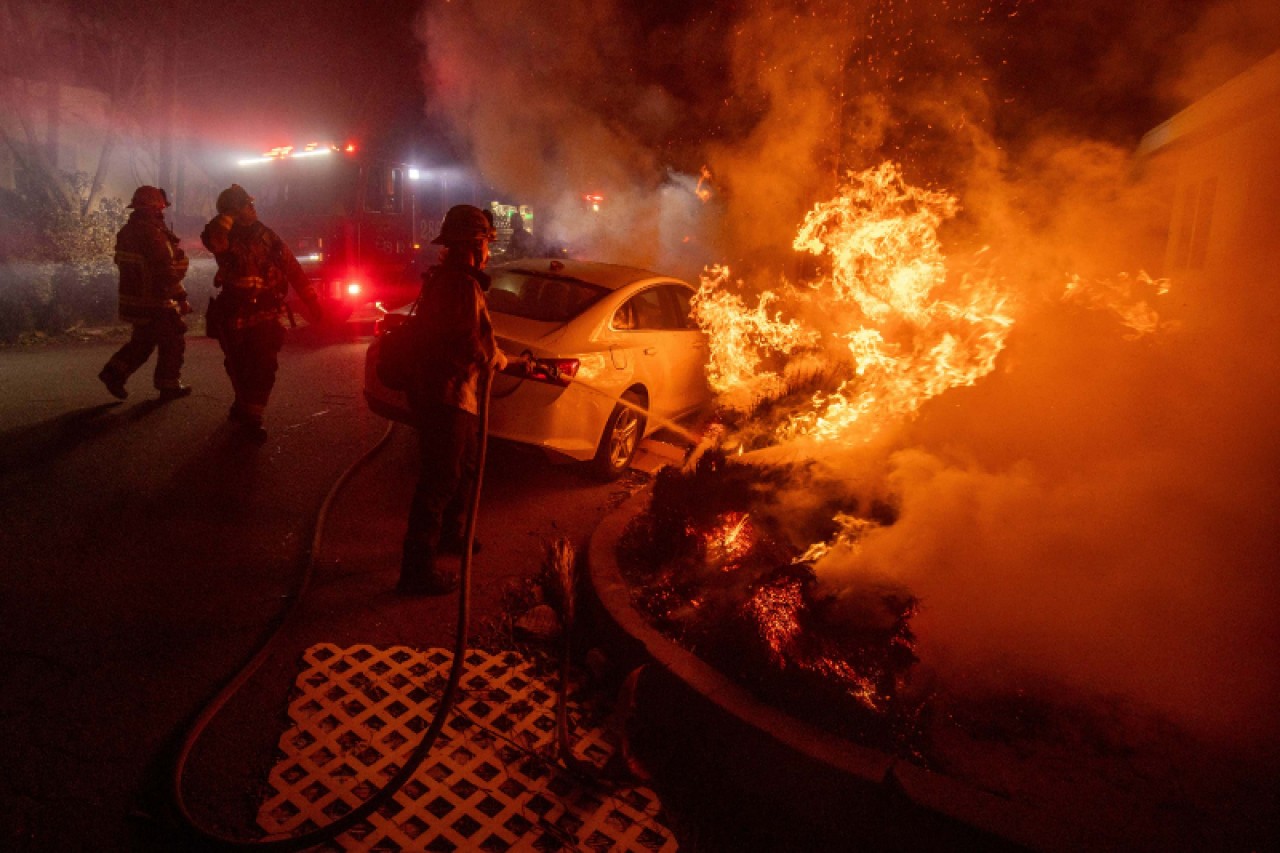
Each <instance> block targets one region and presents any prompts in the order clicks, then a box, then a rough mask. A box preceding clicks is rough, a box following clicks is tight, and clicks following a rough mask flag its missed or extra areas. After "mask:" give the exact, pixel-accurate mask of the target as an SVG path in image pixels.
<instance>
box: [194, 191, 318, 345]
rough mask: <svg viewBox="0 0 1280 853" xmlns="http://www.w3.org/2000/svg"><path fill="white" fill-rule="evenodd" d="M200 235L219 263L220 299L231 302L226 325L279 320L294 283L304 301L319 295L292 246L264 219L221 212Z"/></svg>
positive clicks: (311, 301) (217, 283) (312, 300)
mask: <svg viewBox="0 0 1280 853" xmlns="http://www.w3.org/2000/svg"><path fill="white" fill-rule="evenodd" d="M200 240H201V241H202V242H203V243H204V245H205V247H206V248H207V249H209V251H211V252H213V255H214V258H215V259H216V260H217V262H218V274H217V276H216V278H215V279H214V285H215V286H216V287H219V288H220V289H221V290H222V296H220V297H219V298H218V302H219V304H221V303H222V302H223V300H224V299H225V300H226V302H227V305H226V306H225V309H226V319H225V321H224V324H225V328H228V329H243V328H246V327H248V326H256V325H258V324H259V323H266V322H273V321H278V320H279V318H280V317H282V316H284V301H285V297H287V296H288V295H289V288H290V287H292V288H293V290H294V292H295V293H297V294H298V298H300V299H301V300H302V301H303V302H306V303H308V304H315V303H316V302H317V300H318V299H319V296H318V295H317V294H316V289H315V287H314V285H312V284H311V280H310V279H309V278H307V274H306V272H304V271H303V269H302V265H301V264H299V263H298V260H297V258H295V257H294V256H293V252H291V251H290V250H289V247H288V245H287V244H286V243H285V242H284V241H283V240H281V239H280V237H279V236H278V235H277V234H276V232H274V231H272V230H271V229H270V228H268V227H267V226H265V225H263V224H262V223H261V222H253V223H251V224H249V225H241V224H239V223H235V224H232V223H231V222H230V221H229V217H226V216H219V217H216V218H214V219H213V220H211V221H210V222H209V223H208V224H207V225H206V226H205V228H204V231H203V232H202V233H201V234H200Z"/></svg>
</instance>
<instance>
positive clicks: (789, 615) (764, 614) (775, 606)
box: [743, 580, 804, 666]
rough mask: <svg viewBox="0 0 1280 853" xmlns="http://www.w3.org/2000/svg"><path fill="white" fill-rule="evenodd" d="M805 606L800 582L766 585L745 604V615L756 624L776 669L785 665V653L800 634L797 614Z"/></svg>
mask: <svg viewBox="0 0 1280 853" xmlns="http://www.w3.org/2000/svg"><path fill="white" fill-rule="evenodd" d="M803 607H804V590H803V589H802V587H801V584H800V581H798V580H791V581H790V582H788V583H785V584H765V585H763V586H761V587H760V588H759V589H757V590H756V592H755V595H753V596H751V598H750V600H748V601H747V603H746V605H744V607H743V610H744V612H745V613H746V615H747V616H748V617H749V618H750V619H751V620H752V621H753V622H754V623H755V625H756V629H757V630H758V631H759V633H760V638H761V639H763V640H764V642H765V645H766V646H768V648H769V653H770V657H771V658H772V659H773V661H774V663H775V664H776V665H778V666H782V665H784V664H785V662H786V655H785V653H786V650H787V649H788V648H789V647H790V646H791V644H792V643H793V642H794V641H795V639H796V637H797V636H799V634H800V619H799V615H798V614H799V611H800V609H801V608H803Z"/></svg>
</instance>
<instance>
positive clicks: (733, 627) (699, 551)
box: [619, 450, 921, 754]
mask: <svg viewBox="0 0 1280 853" xmlns="http://www.w3.org/2000/svg"><path fill="white" fill-rule="evenodd" d="M806 476H808V474H807V473H806V472H805V471H804V470H803V469H798V468H786V467H770V466H761V465H758V464H750V463H746V462H741V461H734V460H731V459H729V458H728V457H726V456H725V455H724V454H723V452H722V451H719V450H708V451H707V452H705V453H704V454H703V455H702V456H701V457H700V458H699V459H698V461H697V463H696V464H695V465H694V466H693V467H692V468H691V469H690V470H687V471H684V472H678V471H673V470H669V469H668V470H664V471H663V472H661V473H660V474H659V476H658V479H657V482H656V483H655V487H654V498H653V501H652V503H651V505H650V508H649V511H648V512H647V513H646V514H644V515H642V516H640V517H639V518H638V519H637V520H636V521H635V522H634V523H633V525H632V526H631V528H630V529H629V530H628V533H627V536H626V537H625V538H624V542H623V546H622V549H621V553H620V555H619V556H620V562H621V564H622V566H623V569H624V572H625V573H626V574H627V576H628V579H629V580H630V582H631V583H632V588H633V590H634V599H635V602H636V604H637V606H638V607H639V608H640V610H641V611H642V612H644V613H645V614H646V615H647V616H648V617H649V618H650V619H651V620H652V621H653V622H654V623H655V624H656V625H657V626H659V627H660V628H661V629H662V630H664V631H665V632H666V633H667V634H668V635H669V636H671V637H673V638H674V639H676V640H678V641H679V642H681V643H683V644H684V645H686V646H687V647H689V648H691V649H694V650H696V651H697V652H698V654H699V655H700V656H701V657H703V658H704V659H706V660H707V661H708V662H710V663H713V664H714V665H716V666H718V667H720V668H721V669H722V670H723V671H725V672H726V673H728V674H730V675H731V676H732V677H736V678H737V679H738V680H739V681H740V682H742V683H743V684H744V685H746V686H748V687H750V688H752V689H754V690H756V691H757V692H759V693H760V694H762V695H763V696H765V697H766V698H769V699H770V701H773V702H775V703H777V704H779V705H780V706H782V707H786V708H788V709H789V710H791V712H792V713H795V714H796V715H797V716H802V717H807V718H809V719H811V720H814V721H815V722H819V723H821V724H824V725H827V726H829V727H832V728H833V729H834V730H836V731H841V732H845V733H846V734H847V735H848V736H850V737H853V738H856V739H858V740H861V741H863V742H868V743H871V744H874V745H877V746H880V747H882V748H886V749H894V750H899V751H905V752H909V753H911V754H918V753H919V751H920V740H921V733H920V732H918V731H916V730H915V729H914V728H913V723H912V722H911V721H912V720H914V719H915V718H916V716H917V715H918V711H919V708H918V703H916V702H915V701H914V700H912V701H907V700H905V699H904V698H903V697H902V695H901V694H902V691H901V690H900V686H901V685H902V684H904V683H906V682H907V681H909V679H910V674H911V668H912V666H913V665H914V663H915V661H916V658H915V654H914V642H915V638H914V636H913V635H912V633H911V630H910V628H909V621H910V618H911V616H912V615H913V614H914V612H915V606H916V602H915V599H914V598H913V597H912V596H911V595H910V594H909V593H907V592H906V591H905V590H902V589H880V590H877V591H876V592H875V593H873V594H872V595H871V596H870V598H869V600H868V601H867V602H864V605H863V609H862V613H863V614H864V617H865V618H861V619H852V620H851V619H850V618H849V613H848V608H841V607H840V605H839V602H837V600H836V599H835V597H834V596H833V595H832V594H831V593H830V592H829V591H824V590H823V588H822V587H821V585H820V584H819V583H818V579H817V576H816V575H815V574H814V572H813V569H812V567H811V565H810V563H809V562H808V561H807V559H805V557H806V550H805V549H803V548H802V547H799V546H797V545H793V544H791V543H789V542H787V541H786V540H785V538H783V537H782V533H781V531H780V529H779V527H778V524H777V522H776V520H775V519H774V517H773V512H774V510H776V506H774V504H775V502H776V495H777V494H778V493H779V487H780V485H781V484H782V483H784V482H795V481H796V480H799V479H803V478H804V477H806ZM868 509H872V508H868ZM874 511H875V513H877V514H878V515H879V516H880V518H879V520H873V519H871V518H869V517H862V516H859V515H858V514H857V513H856V512H855V511H853V510H845V511H841V512H840V513H839V514H838V515H839V516H840V517H841V518H842V519H845V521H844V523H843V525H842V526H839V527H838V528H836V529H832V524H831V521H830V520H829V519H828V518H824V516H825V514H826V512H827V510H826V508H825V507H823V506H819V507H816V512H815V517H814V518H813V519H811V524H813V525H816V526H817V527H818V528H822V529H825V530H826V532H827V534H828V535H829V538H830V540H832V541H840V540H841V537H842V536H847V531H848V530H850V529H853V528H855V527H856V526H857V525H856V524H855V523H854V521H853V519H860V520H861V521H863V522H865V523H866V524H868V525H871V526H878V525H879V524H880V523H882V522H891V515H890V514H888V513H886V512H885V510H884V508H883V507H875V508H874ZM793 521H794V520H793ZM802 526H803V525H802ZM808 550H809V551H812V548H810V549H808ZM659 555H660V556H659Z"/></svg>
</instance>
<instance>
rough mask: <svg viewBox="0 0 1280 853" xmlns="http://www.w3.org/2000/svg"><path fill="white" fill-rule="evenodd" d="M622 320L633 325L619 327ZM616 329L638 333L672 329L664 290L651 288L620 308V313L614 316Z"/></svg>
mask: <svg viewBox="0 0 1280 853" xmlns="http://www.w3.org/2000/svg"><path fill="white" fill-rule="evenodd" d="M627 312H629V314H628V313H627ZM620 318H621V319H622V320H623V321H624V322H631V325H630V326H624V325H618V320H619V319H620ZM614 328H615V329H624V328H625V329H634V330H636V331H652V330H655V329H670V328H671V317H670V312H669V311H668V310H667V307H666V300H665V299H663V298H662V289H661V288H658V287H651V288H649V289H648V290H646V291H644V292H642V293H637V294H636V295H635V296H633V297H631V298H630V299H629V300H627V302H626V304H624V305H623V306H622V307H621V308H619V309H618V313H617V314H615V315H614Z"/></svg>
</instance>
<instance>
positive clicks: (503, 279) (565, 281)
mask: <svg viewBox="0 0 1280 853" xmlns="http://www.w3.org/2000/svg"><path fill="white" fill-rule="evenodd" d="M608 292H609V291H608V289H607V288H603V287H600V286H599V285H595V284H588V283H587V282H585V281H578V280H577V279H575V278H557V277H555V276H545V275H538V274H536V273H529V272H520V271H517V270H509V271H505V272H500V273H497V274H495V275H494V277H493V284H491V285H490V286H489V290H488V291H487V292H486V293H485V302H487V303H488V305H489V310H490V311H494V312H497V313H499V314H512V315H514V316H516V317H524V318H526V319H529V320H541V321H543V322H546V323H564V322H566V321H568V320H572V319H573V318H574V317H576V316H578V315H579V314H581V313H582V312H583V311H585V310H586V309H587V307H588V306H590V305H592V304H594V303H596V302H597V301H599V300H600V299H601V297H603V296H604V295H605V294H607V293H608Z"/></svg>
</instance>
